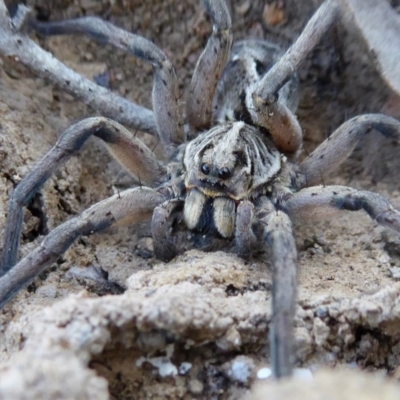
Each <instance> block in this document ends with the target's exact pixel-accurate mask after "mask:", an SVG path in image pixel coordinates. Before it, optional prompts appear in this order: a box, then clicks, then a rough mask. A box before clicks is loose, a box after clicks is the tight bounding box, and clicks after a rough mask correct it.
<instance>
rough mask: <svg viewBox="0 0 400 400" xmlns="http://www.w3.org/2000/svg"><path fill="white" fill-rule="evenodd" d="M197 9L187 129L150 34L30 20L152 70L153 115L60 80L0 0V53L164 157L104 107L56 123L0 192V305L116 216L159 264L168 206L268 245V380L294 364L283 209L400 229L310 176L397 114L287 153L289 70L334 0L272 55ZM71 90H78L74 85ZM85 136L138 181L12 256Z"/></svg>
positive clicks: (390, 131) (207, 227) (166, 248)
mask: <svg viewBox="0 0 400 400" xmlns="http://www.w3.org/2000/svg"><path fill="white" fill-rule="evenodd" d="M204 5H205V8H206V11H207V13H208V15H209V16H210V19H211V21H212V23H213V32H212V35H211V36H210V38H209V39H208V42H207V45H206V48H205V49H204V51H203V53H202V54H201V56H200V58H199V60H198V63H197V66H196V69H195V71H194V75H193V78H192V81H191V84H190V87H189V90H188V95H187V97H186V112H185V115H186V122H187V125H185V124H184V118H183V115H182V113H181V110H180V107H179V101H180V96H179V93H178V89H177V78H176V74H175V70H174V68H173V66H172V64H171V62H170V61H169V60H168V58H167V57H166V55H165V54H164V53H163V51H162V50H160V49H159V48H158V47H157V46H156V45H155V44H153V43H152V42H150V41H148V40H146V39H144V38H143V37H140V36H137V35H134V34H131V33H128V32H126V31H123V30H121V29H119V28H117V27H115V26H113V25H112V24H110V23H108V22H105V21H103V20H101V19H98V18H95V17H85V18H80V19H75V20H67V21H60V22H50V23H45V24H43V23H39V22H33V21H31V22H30V25H31V27H33V28H34V29H35V30H36V31H38V32H41V33H44V34H48V35H51V34H69V33H81V34H85V35H88V36H91V37H93V38H95V39H97V40H100V41H102V42H106V43H110V44H113V45H115V46H117V47H119V48H122V49H124V50H127V51H129V52H131V53H132V54H133V55H135V56H136V57H139V58H141V59H144V60H147V61H148V62H150V63H151V64H152V65H153V68H154V84H153V94H152V100H153V110H154V120H153V118H152V114H151V112H149V111H148V110H145V109H143V108H141V107H139V106H137V105H135V104H131V103H129V102H127V101H126V100H123V99H121V98H119V97H118V96H116V95H114V94H112V93H110V92H108V91H106V89H103V88H99V87H97V86H96V85H95V84H93V83H91V82H89V81H85V80H84V79H83V78H82V77H80V76H78V75H77V74H75V73H73V72H72V71H70V70H67V69H65V68H64V69H62V73H61V76H60V75H59V70H60V68H61V66H60V63H59V62H58V61H57V60H55V59H51V60H50V61H49V60H48V55H47V53H46V54H45V53H44V52H43V50H41V49H40V47H38V46H37V45H36V44H34V42H32V41H30V39H29V38H28V37H27V36H26V35H24V34H22V33H20V32H19V31H20V30H21V28H22V27H23V26H24V25H26V24H27V22H26V21H25V19H24V12H25V11H24V8H23V7H20V8H19V9H18V12H17V14H16V15H15V16H13V17H12V18H10V17H9V16H8V13H7V10H6V8H5V5H4V3H3V1H0V18H1V20H2V23H5V24H6V25H7V26H8V31H7V32H8V33H7V35H3V37H2V38H1V39H0V51H1V52H2V53H3V54H4V55H16V54H17V55H18V57H19V59H20V60H21V62H23V63H25V64H27V65H28V66H30V68H32V69H33V70H34V71H35V72H37V73H39V74H42V75H43V76H46V77H49V78H50V79H53V80H55V81H56V82H57V83H58V84H59V85H60V86H62V87H63V88H65V89H66V90H69V91H70V92H72V93H74V94H75V95H77V96H78V97H81V98H83V99H85V100H86V101H87V102H89V103H90V104H93V105H94V106H95V107H96V108H97V109H98V110H100V111H101V112H102V113H103V114H106V115H110V114H111V115H114V116H115V115H117V117H118V119H119V121H122V122H126V123H127V124H128V125H130V126H135V127H137V128H140V129H142V130H145V131H148V132H153V133H157V134H158V136H159V138H160V140H161V142H162V144H163V147H164V149H165V153H166V154H167V155H168V159H169V161H168V162H167V163H163V162H160V161H158V160H157V159H156V157H155V156H154V155H153V153H152V151H151V150H150V149H148V148H147V147H146V146H145V145H144V144H143V143H142V142H141V141H140V140H138V139H137V138H136V137H134V136H133V135H132V134H131V133H130V132H129V131H127V130H126V129H125V128H124V127H123V126H122V125H120V124H119V123H118V122H116V121H113V120H111V119H108V118H106V117H94V118H88V119H85V120H83V121H80V122H78V123H76V124H74V125H72V126H71V127H70V128H68V129H67V130H66V131H65V132H64V133H63V134H62V135H61V137H60V138H59V140H58V141H57V143H56V144H55V146H54V147H53V148H52V149H51V150H50V151H49V152H48V153H47V154H46V155H45V156H44V157H43V158H42V159H41V160H40V161H39V162H38V163H37V164H36V165H35V166H34V167H33V169H32V170H31V172H30V173H29V174H28V175H27V176H25V177H24V178H23V179H22V180H21V182H20V183H19V184H18V185H17V187H16V188H15V190H14V192H13V194H12V196H11V199H10V201H9V207H8V215H7V223H6V230H5V238H4V246H3V253H2V264H1V270H0V271H1V275H0V276H1V278H0V288H1V290H0V305H1V306H3V305H4V304H5V303H6V302H7V301H9V300H10V298H11V297H12V296H13V295H14V294H15V293H16V292H17V291H19V290H20V289H21V288H22V287H24V286H26V285H27V284H28V283H29V282H30V281H31V280H32V279H33V278H34V277H35V276H36V275H38V273H39V272H40V271H42V270H43V269H44V268H46V267H47V266H49V265H50V264H51V263H52V262H54V261H55V260H57V258H58V257H60V256H61V255H62V254H63V253H64V252H65V251H66V250H67V249H68V248H69V246H71V245H72V243H73V242H74V241H75V240H76V239H77V238H78V237H80V236H85V235H91V234H93V233H95V232H98V231H100V230H103V229H105V228H107V227H110V226H112V225H114V224H118V225H121V224H134V223H137V222H139V221H142V220H146V219H150V218H151V228H152V235H153V243H154V252H155V255H156V257H158V258H160V259H162V260H165V261H169V260H171V259H172V258H173V257H174V256H175V255H176V254H177V250H176V247H175V245H174V242H173V239H172V238H170V237H169V223H168V222H169V221H170V220H171V219H172V217H173V215H175V213H176V212H178V213H181V215H183V220H184V221H185V223H186V226H187V228H188V229H190V230H194V231H200V232H204V233H207V234H214V235H217V236H220V237H223V238H226V239H232V240H233V241H234V244H235V249H236V251H237V252H238V253H239V254H240V255H241V256H243V257H248V256H249V255H250V254H251V251H252V248H253V246H263V245H264V243H265V242H266V243H267V244H268V245H269V246H270V247H271V254H272V270H273V287H272V311H273V312H272V323H271V327H270V346H271V358H272V366H273V371H274V374H275V376H276V377H277V378H280V377H283V376H289V375H290V374H291V372H292V368H293V365H292V341H293V340H292V336H293V319H294V312H295V311H294V310H295V301H296V258H297V251H296V246H295V241H294V237H293V232H292V223H291V219H293V218H295V217H296V216H298V215H303V216H304V215H312V213H313V212H314V210H317V209H322V210H324V209H339V210H350V211H358V210H364V211H366V212H367V213H368V214H369V215H370V217H371V218H372V219H374V220H376V221H377V222H378V223H380V224H382V225H384V226H387V227H389V228H392V229H394V230H395V231H397V232H400V212H399V211H397V210H395V209H394V208H393V207H392V206H391V204H390V203H389V201H388V200H386V199H385V198H384V197H382V196H381V195H379V194H376V193H373V192H369V191H365V190H356V189H353V188H350V187H345V186H316V185H318V184H319V183H320V181H321V177H322V175H326V174H327V173H330V172H331V171H333V170H334V169H335V168H336V167H337V166H338V165H339V164H340V163H342V162H343V161H344V160H345V159H346V158H347V157H348V156H349V155H350V153H351V152H352V151H353V149H354V148H355V146H356V145H357V143H358V142H359V141H360V139H361V138H363V137H364V136H365V135H366V134H367V133H368V132H370V131H371V130H372V129H376V130H378V131H380V132H381V133H382V134H383V135H384V136H386V137H388V138H391V139H398V138H399V136H400V122H398V121H397V120H395V119H393V118H390V117H388V116H385V115H380V114H367V115H361V116H358V117H355V118H352V119H350V120H349V121H347V122H345V123H344V124H343V125H341V126H340V127H339V128H338V129H337V130H336V131H335V132H334V133H333V134H332V135H331V136H330V137H329V138H328V139H327V140H325V141H324V142H323V143H322V144H321V145H320V146H319V147H318V148H317V149H316V150H315V151H314V152H313V153H312V154H310V155H309V156H307V157H306V158H305V159H304V160H303V161H301V162H298V155H299V153H300V152H301V146H302V131H301V127H300V125H299V123H298V121H297V119H296V117H295V111H296V106H297V97H296V77H295V71H296V69H297V68H298V66H299V64H300V63H301V62H302V60H303V59H304V58H305V57H306V56H307V54H309V52H310V51H311V50H312V49H313V47H314V46H315V45H316V44H317V43H318V41H319V40H320V38H321V36H322V35H323V34H324V33H325V32H326V31H327V30H328V29H329V28H330V27H331V26H332V25H333V24H334V23H335V22H336V20H337V19H338V16H339V12H340V8H339V6H338V5H337V4H336V2H335V1H333V0H327V1H326V2H325V3H323V4H322V5H321V7H320V8H319V9H318V10H317V12H316V13H315V14H314V16H313V17H312V18H311V19H310V21H309V22H308V24H307V26H306V27H305V29H304V31H303V32H302V34H301V35H300V36H299V38H298V39H297V41H296V42H295V43H294V44H293V45H292V46H291V47H290V48H289V50H287V51H286V52H285V53H284V52H283V51H282V50H281V49H280V48H279V47H278V46H276V45H274V44H272V43H269V42H267V41H261V40H245V41H241V42H237V43H235V44H232V34H231V17H230V14H229V9H228V7H227V5H226V3H225V0H204ZM3 26H5V25H4V24H3ZM32 49H33V50H32ZM35 57H36V58H35ZM32 60H40V61H41V63H38V62H36V63H35V62H32ZM82 87H84V88H86V89H88V91H82V90H81V88H82ZM93 93H95V96H93ZM107 102H109V103H110V104H107ZM92 135H94V136H96V137H98V138H100V139H101V140H102V141H104V143H105V145H106V147H107V148H108V149H109V150H110V152H111V154H112V155H113V156H114V157H115V158H116V159H117V160H118V161H119V162H120V164H121V165H122V166H123V167H124V168H125V169H126V170H127V171H128V172H130V173H131V174H132V175H133V176H134V177H136V178H137V179H138V180H139V181H140V182H141V184H140V186H138V187H134V188H132V189H128V190H126V191H124V192H122V193H120V194H117V195H114V196H112V197H110V198H108V199H106V200H103V201H101V202H99V203H97V204H95V205H93V206H91V207H90V208H89V209H87V210H86V211H84V212H83V213H82V214H81V215H78V216H76V217H74V218H72V219H70V220H68V221H66V222H65V223H63V224H62V225H60V226H59V227H57V228H55V229H54V230H53V231H52V232H50V233H49V234H48V235H47V236H46V237H45V239H44V240H43V242H42V244H41V245H40V246H39V247H38V248H37V249H35V250H34V251H32V252H31V253H30V254H29V255H28V256H27V257H25V258H24V259H22V260H21V261H19V262H18V263H17V250H18V246H19V236H20V233H21V225H22V208H23V207H24V206H26V205H27V204H28V202H29V200H30V199H32V197H33V195H34V194H35V193H36V192H37V191H38V190H39V189H40V187H41V186H42V185H43V184H44V182H45V181H46V180H47V179H48V178H49V176H50V175H51V174H52V173H53V172H54V171H55V170H56V169H57V168H59V167H60V166H61V165H62V164H64V163H65V162H66V161H67V160H68V159H69V158H70V157H71V155H72V154H74V153H76V152H77V151H78V150H79V149H80V148H81V147H82V145H83V143H84V142H85V141H86V139H87V138H89V137H90V136H92Z"/></svg>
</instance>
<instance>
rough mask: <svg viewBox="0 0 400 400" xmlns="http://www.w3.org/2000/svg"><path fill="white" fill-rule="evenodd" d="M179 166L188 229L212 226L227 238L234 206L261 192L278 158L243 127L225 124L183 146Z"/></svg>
mask: <svg viewBox="0 0 400 400" xmlns="http://www.w3.org/2000/svg"><path fill="white" fill-rule="evenodd" d="M183 161H184V166H185V170H186V173H185V186H186V190H187V197H186V201H185V208H184V215H185V221H186V224H187V226H188V228H190V229H195V228H197V227H199V226H202V227H204V226H208V225H209V223H210V222H211V221H212V222H213V223H214V225H215V227H216V229H217V231H218V232H219V233H220V234H221V235H222V236H223V237H226V238H230V237H232V236H233V233H234V226H235V209H236V204H237V203H238V202H239V201H243V200H248V199H252V198H255V197H257V196H259V195H261V194H262V193H263V192H264V193H265V191H266V186H267V184H268V183H269V182H271V181H272V180H273V179H274V177H275V176H276V175H277V174H278V173H279V171H280V169H281V154H280V153H279V152H278V150H277V149H276V147H275V145H274V143H273V141H272V139H271V138H270V137H268V135H267V134H265V133H264V134H263V133H261V132H260V131H259V130H258V129H256V128H254V127H252V126H250V125H247V124H245V123H244V122H233V123H225V124H222V125H219V126H216V127H215V128H213V129H211V130H209V131H208V132H206V133H203V134H202V135H199V136H198V137H197V138H196V139H194V140H192V141H191V142H190V143H189V144H188V145H187V147H186V151H185V155H184V160H183ZM206 218H209V219H210V221H205V219H206Z"/></svg>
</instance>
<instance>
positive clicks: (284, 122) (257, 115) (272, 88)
mask: <svg viewBox="0 0 400 400" xmlns="http://www.w3.org/2000/svg"><path fill="white" fill-rule="evenodd" d="M338 15H339V5H338V4H337V2H336V1H335V0H327V1H325V2H324V3H323V4H322V5H321V7H320V8H319V9H318V10H317V12H316V13H315V14H314V15H313V17H312V18H311V19H310V20H309V22H308V23H307V25H306V27H305V28H304V30H303V32H302V34H301V35H300V36H299V38H298V39H297V40H296V42H295V43H294V44H293V45H292V46H291V47H290V48H289V49H288V50H287V51H286V53H285V54H284V55H283V56H282V57H281V59H280V60H279V61H278V62H277V63H276V64H275V65H274V66H273V67H272V68H271V69H270V70H269V71H268V72H267V73H266V74H265V76H264V77H263V78H262V79H261V80H260V81H259V83H258V85H257V87H256V88H255V90H254V92H253V93H252V103H253V109H252V108H251V107H249V111H250V113H251V114H252V117H253V120H254V121H255V122H256V123H257V124H258V125H261V126H263V127H265V128H267V129H268V131H269V132H270V133H271V135H272V137H273V139H274V142H275V144H276V146H277V147H278V149H279V150H280V151H282V152H283V153H288V154H295V153H296V152H297V151H298V150H299V149H300V147H301V144H302V141H303V138H302V130H301V127H300V125H299V123H298V121H297V118H296V117H295V116H294V114H293V112H292V111H293V110H291V109H290V106H288V105H289V103H290V102H289V98H288V97H289V96H290V95H291V93H290V90H289V89H290V87H288V85H289V83H288V81H289V80H290V78H291V77H292V75H293V74H294V73H295V72H296V71H297V69H298V67H299V65H300V64H301V62H302V61H303V60H304V59H305V58H306V56H307V55H308V54H309V53H310V52H311V51H312V49H313V48H314V47H315V46H316V44H317V43H318V42H319V41H320V39H321V37H322V36H323V34H324V33H325V32H326V31H327V30H328V29H329V28H330V27H331V26H332V25H333V24H334V23H335V21H336V20H337V17H338Z"/></svg>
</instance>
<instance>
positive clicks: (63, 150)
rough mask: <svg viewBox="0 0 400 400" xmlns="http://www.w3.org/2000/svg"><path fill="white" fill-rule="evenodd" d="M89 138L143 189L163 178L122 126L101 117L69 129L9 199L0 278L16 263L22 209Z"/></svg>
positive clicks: (146, 151) (151, 157)
mask: <svg viewBox="0 0 400 400" xmlns="http://www.w3.org/2000/svg"><path fill="white" fill-rule="evenodd" d="M91 135H94V136H97V137H99V138H100V139H102V140H103V141H104V143H105V144H106V147H107V148H108V149H109V151H110V152H111V153H112V154H113V155H114V156H115V158H116V159H117V160H118V161H119V162H120V163H121V165H122V166H124V167H125V169H126V170H127V171H128V172H130V173H131V175H133V176H134V177H136V178H138V180H140V181H141V182H143V183H144V184H145V185H149V186H153V185H156V184H158V183H160V182H162V181H163V180H164V178H165V176H166V171H165V169H164V167H163V166H162V165H161V164H160V163H159V162H158V161H157V159H156V158H155V156H154V155H153V153H152V152H151V151H150V150H149V149H148V148H147V147H146V146H145V145H144V144H143V143H142V142H141V141H140V140H138V139H136V138H135V137H133V135H132V134H131V133H130V132H129V131H127V130H126V129H125V128H124V127H123V126H122V125H120V124H118V123H116V122H114V121H112V120H109V119H107V118H103V117H97V118H88V119H85V120H83V121H80V122H78V123H76V124H75V125H72V126H71V127H69V128H68V129H67V130H66V131H65V132H64V133H63V134H62V135H61V136H60V138H59V139H58V141H57V143H56V144H55V145H54V147H53V148H52V149H51V150H50V151H49V152H48V153H47V154H46V155H45V156H44V157H43V158H42V159H41V160H40V161H39V162H38V163H37V164H36V165H35V166H34V168H33V169H32V170H31V172H30V173H29V174H28V175H26V176H25V177H24V178H23V179H22V180H21V182H20V183H19V184H18V185H17V187H16V188H15V190H14V192H13V194H12V196H11V198H10V201H9V204H8V215H7V221H6V228H5V233H4V245H3V253H2V258H1V268H0V276H2V275H4V274H5V273H6V272H7V271H8V270H9V269H11V268H12V267H13V266H14V265H15V263H16V260H17V252H18V246H19V237H20V234H21V229H22V215H23V207H25V206H26V205H28V203H29V201H30V200H31V199H32V197H33V196H34V195H35V193H37V192H38V190H39V189H40V188H41V187H42V186H43V185H44V183H45V182H46V181H47V179H49V177H50V176H51V175H52V174H53V173H54V172H55V171H56V170H57V169H58V168H60V167H61V166H62V165H63V164H65V163H66V162H67V161H68V159H69V158H70V157H71V156H72V155H73V154H75V153H76V152H77V151H78V150H79V149H80V148H81V147H82V145H83V144H84V143H85V141H86V140H87V139H88V138H89V137H90V136H91Z"/></svg>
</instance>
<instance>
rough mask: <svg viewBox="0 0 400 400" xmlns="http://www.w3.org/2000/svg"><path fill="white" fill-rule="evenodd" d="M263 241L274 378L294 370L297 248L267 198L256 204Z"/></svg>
mask: <svg viewBox="0 0 400 400" xmlns="http://www.w3.org/2000/svg"><path fill="white" fill-rule="evenodd" d="M256 213H257V217H258V220H259V226H260V228H261V230H262V236H263V238H264V240H265V241H266V242H267V243H268V244H269V245H270V247H271V250H272V321H271V328H270V348H271V364H272V370H273V371H274V374H275V377H276V378H282V377H286V376H290V375H291V374H292V369H293V360H292V354H293V321H294V315H295V305H296V294H297V267H296V261H297V249H296V244H295V240H294V237H293V231H292V223H291V221H290V219H289V217H288V215H287V214H286V213H284V212H282V211H278V210H276V209H275V208H274V206H273V205H272V203H271V202H270V201H269V200H267V199H266V198H261V199H260V200H259V201H258V203H257V204H256Z"/></svg>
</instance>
